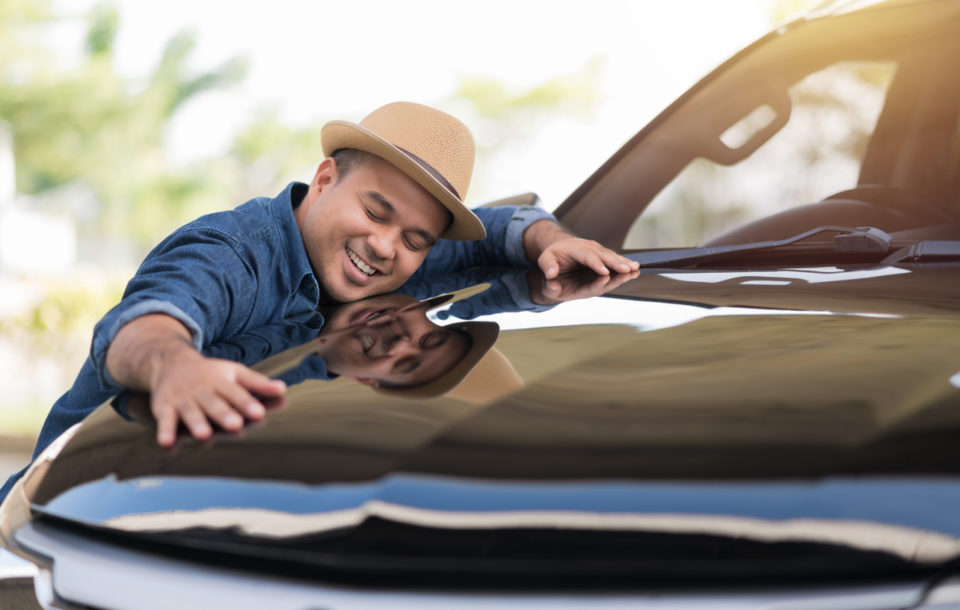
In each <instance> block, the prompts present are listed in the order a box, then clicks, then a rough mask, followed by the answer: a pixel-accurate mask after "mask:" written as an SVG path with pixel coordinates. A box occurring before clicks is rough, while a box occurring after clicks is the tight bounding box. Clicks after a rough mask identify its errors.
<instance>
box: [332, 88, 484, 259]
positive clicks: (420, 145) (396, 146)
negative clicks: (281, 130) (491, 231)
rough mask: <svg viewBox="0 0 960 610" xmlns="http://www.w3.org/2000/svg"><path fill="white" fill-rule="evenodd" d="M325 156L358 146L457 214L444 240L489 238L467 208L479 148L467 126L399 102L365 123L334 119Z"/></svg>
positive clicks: (408, 103)
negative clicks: (467, 194)
mask: <svg viewBox="0 0 960 610" xmlns="http://www.w3.org/2000/svg"><path fill="white" fill-rule="evenodd" d="M320 141H321V144H322V146H323V154H324V155H326V156H330V155H331V154H333V153H334V152H335V151H337V150H339V149H341V148H355V149H358V150H362V151H365V152H368V153H371V154H374V155H376V156H378V157H380V158H382V159H385V160H386V161H388V162H389V163H391V164H393V165H394V166H396V167H397V168H398V169H400V171H402V172H403V173H405V174H406V175H408V176H410V177H411V178H412V179H413V180H414V181H416V182H417V183H418V184H419V185H420V186H422V187H423V188H425V189H426V190H427V191H428V192H429V193H430V194H431V195H433V196H434V197H436V198H437V199H438V200H439V201H440V203H441V204H443V206H444V207H445V208H447V209H448V210H450V213H451V214H453V222H452V223H451V224H450V226H449V227H447V230H446V231H444V232H443V234H442V235H441V236H440V237H445V238H447V239H456V240H474V239H483V238H484V237H485V236H486V231H485V230H484V228H483V223H481V222H480V219H479V218H477V216H476V215H475V214H474V213H473V212H471V211H470V209H469V208H467V207H466V206H465V205H464V204H463V198H464V196H465V195H466V193H467V188H468V187H469V186H470V177H471V175H472V174H473V160H474V155H475V152H476V146H475V144H474V142H473V135H472V134H471V133H470V130H469V129H468V128H467V126H466V125H464V124H463V123H461V122H460V121H458V120H457V119H455V118H454V117H452V116H450V115H449V114H446V113H445V112H441V111H439V110H436V109H434V108H430V107H429V106H423V105H421V104H414V103H412V102H394V103H392V104H387V105H386V106H382V107H380V108H378V109H376V110H374V111H373V112H371V113H370V114H368V115H367V116H366V117H364V118H363V120H361V121H360V123H359V124H356V123H350V122H348V121H330V122H329V123H327V124H326V125H324V126H323V129H322V130H321V132H320Z"/></svg>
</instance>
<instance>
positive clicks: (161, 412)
mask: <svg viewBox="0 0 960 610" xmlns="http://www.w3.org/2000/svg"><path fill="white" fill-rule="evenodd" d="M154 419H156V420H157V444H158V445H160V446H161V447H171V446H173V443H174V442H175V441H176V440H177V424H178V423H180V418H179V417H178V416H177V411H176V409H174V408H173V407H172V406H170V405H161V406H158V407H156V408H155V409H154Z"/></svg>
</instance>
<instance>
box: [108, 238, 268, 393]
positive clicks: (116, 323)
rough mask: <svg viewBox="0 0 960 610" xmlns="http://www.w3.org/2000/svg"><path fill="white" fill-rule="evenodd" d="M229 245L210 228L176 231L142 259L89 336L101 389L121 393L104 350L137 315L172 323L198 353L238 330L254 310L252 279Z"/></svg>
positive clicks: (234, 246)
mask: <svg viewBox="0 0 960 610" xmlns="http://www.w3.org/2000/svg"><path fill="white" fill-rule="evenodd" d="M234 241H235V240H234V239H233V238H231V237H229V236H227V235H226V234H224V233H222V232H219V231H217V230H215V229H210V228H202V229H199V228H198V229H192V230H191V229H181V230H180V231H178V232H176V233H174V234H173V235H171V236H170V237H168V238H167V239H166V240H164V241H163V242H161V243H160V244H159V245H158V246H157V247H156V248H155V249H154V250H153V251H152V252H151V253H150V254H149V255H148V256H147V258H146V259H145V260H144V262H143V264H142V265H141V266H140V269H139V270H138V271H137V274H136V275H135V276H134V277H133V279H132V280H130V282H129V283H128V284H127V288H126V290H125V292H124V295H123V299H122V300H121V301H120V303H119V304H118V305H117V306H116V307H114V308H113V309H111V310H110V311H109V312H108V313H107V314H106V315H105V316H104V317H103V319H101V320H100V322H99V323H97V325H96V327H95V328H94V331H93V342H92V345H91V349H90V360H91V362H92V364H93V368H94V370H95V371H96V373H97V377H98V379H99V381H100V384H101V386H102V387H103V389H107V390H116V391H119V390H121V389H122V386H120V385H119V384H118V383H117V382H116V380H114V379H113V378H112V377H111V375H110V374H109V372H108V371H107V367H106V353H107V348H108V347H109V346H110V343H111V342H112V341H113V339H114V337H115V336H116V334H117V332H118V331H119V330H120V328H122V327H123V326H124V325H125V324H128V323H129V322H131V321H132V320H134V319H136V318H138V317H140V316H144V315H147V314H152V313H162V314H166V315H168V316H170V317H172V318H175V319H176V320H178V321H180V322H181V323H182V324H183V325H184V326H185V327H186V328H187V329H188V330H189V331H190V335H191V338H192V340H193V344H194V346H195V347H196V348H197V349H198V350H199V349H201V348H202V346H203V345H205V344H209V343H212V342H214V341H216V340H217V339H218V338H219V337H223V336H226V335H229V334H232V333H233V332H236V331H237V330H239V329H240V328H242V326H243V324H244V322H245V321H246V319H247V318H248V317H249V316H250V312H251V311H252V309H253V304H254V301H255V295H256V294H257V275H256V273H255V270H254V269H253V268H252V267H251V266H250V262H249V261H248V260H245V259H244V257H242V256H240V254H239V252H240V246H239V244H236V243H234Z"/></svg>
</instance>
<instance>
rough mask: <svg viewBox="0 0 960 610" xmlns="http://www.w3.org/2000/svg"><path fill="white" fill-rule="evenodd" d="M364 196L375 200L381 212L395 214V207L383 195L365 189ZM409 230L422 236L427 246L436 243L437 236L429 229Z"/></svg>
mask: <svg viewBox="0 0 960 610" xmlns="http://www.w3.org/2000/svg"><path fill="white" fill-rule="evenodd" d="M366 196H367V197H369V198H370V199H372V200H373V201H375V202H376V203H377V204H379V205H380V207H381V208H383V212H385V213H386V214H388V215H389V216H396V215H397V210H396V208H394V207H393V204H392V203H390V201H389V200H388V199H387V198H386V197H384V196H383V195H381V194H380V193H378V192H377V191H367V192H366ZM410 231H411V232H413V233H416V234H417V235H419V236H420V237H422V238H423V239H424V240H426V242H427V246H428V247H431V248H432V247H433V246H434V245H435V244H436V243H437V236H436V235H433V234H432V233H430V231H427V230H426V229H419V228H417V229H410Z"/></svg>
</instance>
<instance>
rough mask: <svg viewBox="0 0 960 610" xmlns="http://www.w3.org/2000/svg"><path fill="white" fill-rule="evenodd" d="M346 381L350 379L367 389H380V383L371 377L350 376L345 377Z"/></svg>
mask: <svg viewBox="0 0 960 610" xmlns="http://www.w3.org/2000/svg"><path fill="white" fill-rule="evenodd" d="M347 379H352V380H354V381H356V382H357V383H362V384H363V385H365V386H368V387H371V388H379V387H380V382H379V381H377V380H376V379H374V378H372V377H351V376H347Z"/></svg>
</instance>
